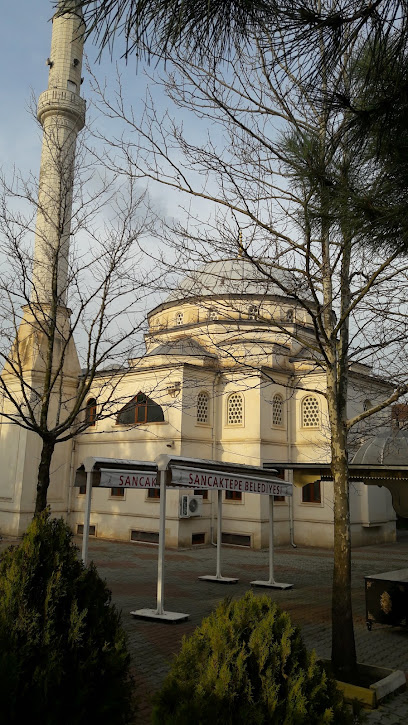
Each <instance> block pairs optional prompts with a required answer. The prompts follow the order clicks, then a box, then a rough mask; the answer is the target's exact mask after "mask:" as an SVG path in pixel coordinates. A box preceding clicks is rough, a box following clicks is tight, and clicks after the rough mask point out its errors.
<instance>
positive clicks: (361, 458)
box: [351, 428, 408, 466]
mask: <svg viewBox="0 0 408 725" xmlns="http://www.w3.org/2000/svg"><path fill="white" fill-rule="evenodd" d="M351 463H356V464H360V465H366V466H377V465H381V466H407V465H408V430H401V429H399V428H395V429H394V428H381V429H380V430H379V431H378V433H377V434H376V435H375V436H374V437H373V438H370V440H368V441H366V442H365V443H363V445H362V446H361V447H360V448H359V449H358V451H357V453H356V454H355V456H354V458H353V460H352V461H351Z"/></svg>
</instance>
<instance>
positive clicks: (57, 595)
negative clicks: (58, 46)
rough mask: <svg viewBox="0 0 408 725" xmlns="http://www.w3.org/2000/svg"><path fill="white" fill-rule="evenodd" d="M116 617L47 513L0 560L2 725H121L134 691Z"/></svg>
mask: <svg viewBox="0 0 408 725" xmlns="http://www.w3.org/2000/svg"><path fill="white" fill-rule="evenodd" d="M129 667H130V658H129V654H128V651H127V645H126V637H125V633H124V631H123V629H122V627H121V623H120V613H119V612H118V611H117V610H116V609H115V607H114V605H112V604H111V593H110V591H109V589H108V588H107V586H106V584H105V583H104V581H103V580H102V579H101V578H100V576H99V575H98V573H97V571H96V568H95V566H94V565H93V564H91V565H90V566H89V567H87V568H85V567H84V565H83V564H82V562H81V561H80V560H79V559H78V549H77V547H76V546H75V545H74V543H73V541H72V533H71V530H70V529H69V527H68V526H67V525H66V524H65V522H64V521H63V520H62V519H52V518H51V517H50V513H49V511H45V512H43V513H42V514H40V515H39V516H36V517H35V518H34V519H33V521H32V523H31V524H30V526H29V528H28V529H27V532H26V534H25V535H24V537H23V540H22V542H21V544H20V545H19V546H17V547H10V548H9V549H7V551H6V552H5V553H4V554H3V555H2V556H1V559H0V722H2V723H7V725H21V724H22V723H24V722H29V723H30V725H37V723H38V725H39V724H40V723H41V725H65V724H66V725H68V724H69V725H74V724H75V725H82V724H85V723H87V724H89V723H90V722H94V723H97V724H98V725H105V724H106V725H108V724H109V725H124V724H125V723H128V722H131V719H132V712H133V705H132V693H133V685H132V680H131V677H130V674H129Z"/></svg>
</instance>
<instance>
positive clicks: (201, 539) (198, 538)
mask: <svg viewBox="0 0 408 725" xmlns="http://www.w3.org/2000/svg"><path fill="white" fill-rule="evenodd" d="M191 543H192V545H193V546H194V545H195V544H205V534H191Z"/></svg>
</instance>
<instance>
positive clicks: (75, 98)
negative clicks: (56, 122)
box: [37, 88, 86, 131]
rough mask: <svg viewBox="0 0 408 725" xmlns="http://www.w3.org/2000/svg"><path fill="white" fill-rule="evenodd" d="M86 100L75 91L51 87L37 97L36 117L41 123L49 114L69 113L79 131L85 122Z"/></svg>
mask: <svg viewBox="0 0 408 725" xmlns="http://www.w3.org/2000/svg"><path fill="white" fill-rule="evenodd" d="M85 109H86V102H85V100H84V99H83V98H81V96H79V95H78V94H77V93H73V92H72V91H69V90H67V89H65V88H51V89H50V90H48V91H44V92H43V93H41V95H40V97H39V99H38V107H37V118H38V120H39V121H40V123H41V124H42V123H43V121H44V118H45V117H46V116H48V115H49V114H58V113H61V114H63V115H66V114H67V115H69V116H71V117H72V118H74V120H75V121H76V125H77V130H78V131H80V130H81V128H83V126H84V123H85Z"/></svg>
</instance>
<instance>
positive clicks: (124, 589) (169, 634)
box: [1, 534, 408, 725]
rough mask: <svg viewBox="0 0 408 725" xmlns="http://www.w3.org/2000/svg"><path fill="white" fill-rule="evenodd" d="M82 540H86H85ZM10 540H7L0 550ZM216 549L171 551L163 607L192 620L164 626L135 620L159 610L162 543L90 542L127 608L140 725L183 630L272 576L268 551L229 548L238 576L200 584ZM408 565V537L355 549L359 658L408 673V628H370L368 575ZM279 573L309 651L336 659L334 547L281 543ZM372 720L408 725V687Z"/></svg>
mask: <svg viewBox="0 0 408 725" xmlns="http://www.w3.org/2000/svg"><path fill="white" fill-rule="evenodd" d="M77 543H78V544H79V545H80V543H81V541H80V539H79V538H78V539H77ZM6 544H7V542H6V541H5V540H3V542H2V545H1V548H4V546H5V545H6ZM215 554H216V552H215V549H214V548H212V547H211V548H201V547H199V548H197V547H194V548H193V549H188V550H183V551H167V552H166V562H165V588H164V604H165V609H167V610H169V611H176V612H185V613H188V614H189V615H190V619H189V621H187V622H185V623H182V624H173V625H169V624H162V623H159V622H147V621H141V620H136V619H134V618H133V617H131V616H130V614H129V612H130V611H131V610H134V609H142V608H150V607H155V603H156V576H157V547H154V546H151V547H149V546H143V545H139V544H132V543H118V542H108V541H102V540H97V539H90V558H92V559H93V560H94V562H95V564H96V565H97V567H98V569H99V572H100V574H101V575H102V576H103V577H104V578H105V579H106V580H107V583H108V585H109V587H110V588H111V589H112V593H113V600H114V602H115V603H116V604H117V606H118V607H119V608H120V609H121V610H122V614H123V624H124V627H125V629H126V631H127V633H128V636H129V643H130V649H131V653H132V658H133V665H134V673H135V679H136V683H137V688H138V692H139V693H140V709H139V715H138V720H137V725H148V723H149V722H150V710H151V706H150V697H151V695H152V694H153V693H154V692H155V691H156V690H157V689H158V688H159V687H160V684H161V682H162V680H163V678H164V676H165V674H166V673H167V671H168V668H169V663H170V661H171V658H172V655H173V654H174V653H176V652H177V651H178V649H179V647H180V643H181V638H182V636H183V635H184V634H189V633H190V632H192V631H193V629H194V628H195V627H196V625H197V624H199V622H200V621H201V619H202V617H204V616H205V615H207V614H208V613H209V612H210V611H211V609H213V608H214V607H215V606H216V604H217V603H218V602H219V601H220V600H221V599H223V598H224V597H225V596H234V597H238V596H241V595H242V594H244V592H245V591H246V590H247V589H248V588H249V587H250V581H251V580H253V579H266V578H267V575H268V552H267V551H263V552H258V551H249V550H246V549H242V548H232V547H223V551H222V562H223V566H222V573H223V575H224V576H233V577H235V576H237V577H239V582H238V583H237V584H234V585H228V584H214V583H210V582H202V581H198V579H197V577H198V576H200V575H203V574H215ZM407 563H408V536H407V534H404V535H402V536H400V537H399V541H398V543H396V544H388V545H382V546H370V547H364V548H359V549H354V550H353V582H352V586H353V606H354V622H355V633H356V644H357V654H358V660H359V661H360V662H365V663H368V664H375V665H382V666H384V667H390V668H395V669H402V670H404V671H405V672H407V673H408V628H407V629H404V628H400V627H396V628H391V627H387V626H380V625H374V626H373V629H372V631H371V632H368V631H367V629H366V625H365V606H364V576H365V575H368V574H376V573H380V572H382V571H389V570H392V569H403V568H406V567H407ZM275 577H276V579H277V580H279V581H284V582H290V583H293V585H294V586H293V589H291V590H286V591H277V590H273V591H272V590H267V589H262V590H261V589H257V590H256V591H259V592H267V593H269V596H271V597H272V598H274V599H276V600H277V601H278V602H279V604H280V606H281V607H282V608H284V609H286V610H287V611H289V612H290V614H291V616H292V620H293V622H294V623H295V624H297V625H299V626H300V628H301V630H302V633H303V637H304V639H305V642H306V644H307V646H308V647H309V648H312V647H314V648H315V649H316V651H317V654H318V655H319V656H320V657H324V658H328V657H330V596H331V578H332V552H330V551H327V550H325V549H316V548H313V549H310V548H305V547H298V548H296V549H293V548H292V547H285V548H279V549H277V550H276V552H275ZM365 722H366V723H368V724H369V725H371V724H373V725H374V724H376V725H377V724H381V725H397V724H399V723H404V724H406V723H408V690H407V691H405V692H404V693H402V694H399V695H396V696H392V697H390V698H388V700H387V701H386V702H385V703H384V704H383V705H381V707H380V708H378V710H375V711H372V712H369V713H368V714H367V718H366V721H365Z"/></svg>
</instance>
